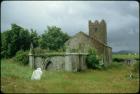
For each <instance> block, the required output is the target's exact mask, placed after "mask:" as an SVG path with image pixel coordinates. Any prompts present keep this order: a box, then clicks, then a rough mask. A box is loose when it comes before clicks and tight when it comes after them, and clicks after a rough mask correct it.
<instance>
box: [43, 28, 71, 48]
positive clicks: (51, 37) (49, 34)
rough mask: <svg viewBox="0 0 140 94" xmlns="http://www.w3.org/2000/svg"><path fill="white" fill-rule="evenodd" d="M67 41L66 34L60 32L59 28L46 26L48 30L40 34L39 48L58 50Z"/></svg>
mask: <svg viewBox="0 0 140 94" xmlns="http://www.w3.org/2000/svg"><path fill="white" fill-rule="evenodd" d="M68 39H69V36H68V35H67V34H66V33H63V32H62V31H61V28H59V27H56V26H51V27H50V26H48V30H47V31H45V33H44V34H42V39H41V40H40V43H41V48H47V49H49V50H58V49H60V48H63V47H64V43H65V42H66V41H67V40H68Z"/></svg>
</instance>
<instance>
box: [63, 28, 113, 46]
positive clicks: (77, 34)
mask: <svg viewBox="0 0 140 94" xmlns="http://www.w3.org/2000/svg"><path fill="white" fill-rule="evenodd" d="M79 35H83V36H85V37H86V38H88V39H91V40H93V39H94V40H95V41H97V42H99V43H100V44H102V45H104V46H107V47H109V46H108V45H106V44H105V43H103V42H101V41H100V40H98V39H96V38H95V37H92V38H91V37H90V36H89V35H87V34H85V33H84V32H82V31H80V32H78V33H76V34H75V35H74V36H73V37H71V38H70V39H69V40H68V41H70V40H71V39H72V38H74V37H77V36H79ZM68 41H66V42H68ZM109 48H111V47H109Z"/></svg>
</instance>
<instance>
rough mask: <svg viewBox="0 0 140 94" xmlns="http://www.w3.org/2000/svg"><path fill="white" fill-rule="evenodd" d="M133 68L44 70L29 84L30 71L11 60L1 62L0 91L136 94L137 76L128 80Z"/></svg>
mask: <svg viewBox="0 0 140 94" xmlns="http://www.w3.org/2000/svg"><path fill="white" fill-rule="evenodd" d="M119 56H120V55H118V57H119ZM113 57H117V55H113ZM136 57H138V56H136ZM132 68H133V66H131V65H127V64H124V63H118V62H112V64H111V66H109V67H108V68H107V69H104V70H91V69H88V70H86V71H81V72H56V71H45V70H43V75H42V78H41V80H31V75H32V72H33V69H31V68H30V67H28V66H23V65H21V64H19V63H18V62H15V61H14V60H13V58H11V59H2V60H1V91H2V92H4V93H136V92H139V76H135V77H133V78H130V72H131V70H132Z"/></svg>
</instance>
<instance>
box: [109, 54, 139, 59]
mask: <svg viewBox="0 0 140 94" xmlns="http://www.w3.org/2000/svg"><path fill="white" fill-rule="evenodd" d="M112 58H118V59H120V58H121V59H128V58H131V59H137V58H139V54H136V55H134V54H113V55H112Z"/></svg>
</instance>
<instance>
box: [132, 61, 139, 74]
mask: <svg viewBox="0 0 140 94" xmlns="http://www.w3.org/2000/svg"><path fill="white" fill-rule="evenodd" d="M132 71H133V72H135V73H139V62H136V63H135V64H134V65H133V69H132Z"/></svg>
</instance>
